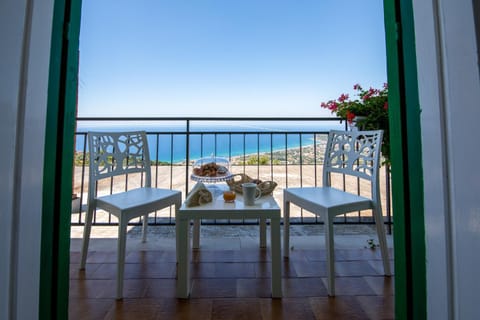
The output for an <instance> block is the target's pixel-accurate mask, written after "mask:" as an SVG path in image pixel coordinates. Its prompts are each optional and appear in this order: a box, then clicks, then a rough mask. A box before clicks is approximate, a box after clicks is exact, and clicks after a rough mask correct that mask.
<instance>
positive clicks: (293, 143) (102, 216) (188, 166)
mask: <svg viewBox="0 0 480 320" xmlns="http://www.w3.org/2000/svg"><path fill="white" fill-rule="evenodd" d="M77 125H78V127H80V129H78V130H77V132H76V136H75V137H76V139H75V141H76V142H75V163H74V181H73V192H74V195H76V196H77V198H76V199H74V200H73V201H72V221H71V223H72V224H73V225H81V224H83V223H84V220H85V209H86V202H87V191H88V190H87V188H88V165H87V162H86V161H85V159H87V158H88V157H87V156H86V155H87V153H88V146H87V143H86V140H87V139H86V135H87V131H88V130H90V129H92V128H94V129H95V130H97V131H101V130H138V129H143V130H145V131H146V132H147V136H148V142H149V147H150V158H151V160H152V186H155V187H159V188H170V189H176V190H180V191H182V194H183V198H184V199H185V195H186V194H187V193H188V191H189V190H191V185H192V182H191V179H190V175H191V172H192V165H193V163H194V161H195V160H197V159H199V158H203V157H209V156H221V157H224V158H227V159H228V160H229V161H230V171H231V172H232V173H234V174H235V173H243V174H247V175H248V176H250V177H252V178H255V179H260V180H265V181H266V180H270V181H272V180H273V181H275V182H276V183H277V184H278V186H277V187H276V189H275V190H274V192H273V196H274V197H275V198H276V200H277V202H278V204H279V205H280V206H282V205H283V194H282V190H283V189H284V188H286V187H298V186H319V185H321V182H322V179H321V175H322V165H323V156H324V152H325V149H324V148H325V144H326V139H327V134H328V131H329V130H330V129H333V128H335V129H347V124H346V122H345V121H343V122H342V121H341V119H339V118H288V119H286V118H230V117H229V118H207V117H202V118H183V117H178V118H171V117H169V118H161V117H157V118H150V117H149V118H138V117H137V118H85V117H84V118H78V119H77ZM89 125H90V126H91V127H90V128H89ZM260 127H262V128H260ZM265 127H268V128H267V129H265ZM272 128H273V129H272ZM316 128H319V129H316ZM382 169H383V170H381V175H380V178H381V181H380V183H381V186H382V192H381V194H382V207H383V212H384V217H385V224H386V225H387V227H388V231H390V232H391V226H392V223H393V222H392V213H391V203H390V202H391V200H390V175H389V168H385V167H384V168H382ZM139 181H141V178H139V179H137V178H135V177H129V178H128V179H125V180H114V179H110V181H108V182H107V183H104V184H102V185H98V186H97V188H98V189H97V190H98V192H99V194H110V193H112V192H113V190H114V189H115V187H117V188H118V186H119V185H121V186H122V189H124V190H128V189H129V188H132V187H134V186H138V184H139ZM333 184H334V185H336V187H339V188H343V189H344V190H347V191H350V192H356V193H358V194H362V195H366V196H369V193H370V188H369V187H368V186H363V185H362V182H361V181H360V180H358V179H355V180H350V179H348V178H347V177H345V176H343V177H337V178H334V179H333ZM290 214H291V217H292V218H291V219H292V223H323V222H322V221H320V220H319V219H318V217H317V216H315V215H313V214H311V213H309V212H306V211H304V210H301V209H300V208H295V206H292V209H291V213H290ZM149 217H150V218H149V219H150V221H149V223H151V224H173V223H175V219H174V218H175V217H174V210H172V208H170V209H164V210H160V211H157V212H155V213H152V214H151V215H150V216H149ZM335 222H336V223H343V224H373V223H374V220H373V216H372V214H371V212H369V211H362V212H356V213H351V214H346V215H343V216H340V217H338V218H337V219H336V221H335ZM134 223H137V222H134ZM207 223H233V224H237V223H243V224H248V223H256V221H244V220H242V221H208V222H207ZM94 224H97V225H109V224H117V221H116V219H112V217H111V215H109V214H107V213H105V212H101V211H100V210H99V212H96V213H95V216H94Z"/></svg>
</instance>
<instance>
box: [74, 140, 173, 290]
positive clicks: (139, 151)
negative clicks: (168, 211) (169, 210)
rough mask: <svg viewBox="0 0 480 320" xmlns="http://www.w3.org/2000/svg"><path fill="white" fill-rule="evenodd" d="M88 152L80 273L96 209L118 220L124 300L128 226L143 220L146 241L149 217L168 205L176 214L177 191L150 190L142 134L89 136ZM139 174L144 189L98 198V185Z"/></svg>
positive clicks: (119, 282) (119, 273)
mask: <svg viewBox="0 0 480 320" xmlns="http://www.w3.org/2000/svg"><path fill="white" fill-rule="evenodd" d="M88 145H89V152H90V157H89V159H90V165H89V169H90V170H89V184H88V207H87V214H86V217H85V228H84V232H83V244H82V257H81V263H80V269H85V263H86V260H87V252H88V243H89V239H90V230H91V227H92V218H93V212H94V210H95V208H97V209H103V210H105V211H108V212H109V213H111V214H113V215H114V216H116V217H117V218H118V248H117V250H118V252H117V291H116V297H117V299H121V298H122V296H123V273H124V264H125V244H126V235H127V224H128V222H129V221H130V220H131V219H133V218H137V217H141V216H142V217H143V226H142V233H143V234H142V241H143V242H145V241H146V236H147V225H148V214H149V213H150V212H153V211H155V210H160V209H163V208H166V207H169V206H171V205H175V213H177V212H178V209H179V208H180V205H181V202H182V194H181V192H180V191H175V190H170V189H158V188H152V187H151V170H150V156H149V151H148V142H147V137H146V134H145V132H143V131H135V132H89V133H88ZM129 174H141V175H142V179H143V181H144V183H143V187H140V188H137V189H131V190H128V191H124V192H119V193H114V194H111V195H105V196H100V197H97V182H98V181H99V180H102V179H106V178H111V177H114V176H121V175H127V177H128V175H129Z"/></svg>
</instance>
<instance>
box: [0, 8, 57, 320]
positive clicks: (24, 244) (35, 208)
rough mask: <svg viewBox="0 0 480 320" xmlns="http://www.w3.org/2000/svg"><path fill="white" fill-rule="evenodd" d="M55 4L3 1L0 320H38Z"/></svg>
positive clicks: (0, 16) (0, 33)
mask: <svg viewBox="0 0 480 320" xmlns="http://www.w3.org/2000/svg"><path fill="white" fill-rule="evenodd" d="M52 15H53V0H30V1H28V0H3V1H1V2H0V43H1V44H0V47H1V50H0V108H1V116H0V137H1V139H0V150H2V156H1V157H0V181H1V183H0V252H1V253H2V258H1V259H0V319H9V318H10V317H12V318H14V319H15V318H17V319H36V318H38V299H39V274H40V231H41V214H42V211H41V210H42V179H43V155H44V137H45V116H46V105H47V88H48V67H49V59H50V37H51V25H52Z"/></svg>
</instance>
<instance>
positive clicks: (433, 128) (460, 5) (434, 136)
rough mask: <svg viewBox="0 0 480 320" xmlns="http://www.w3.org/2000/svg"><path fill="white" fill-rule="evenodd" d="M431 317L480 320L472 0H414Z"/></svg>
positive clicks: (477, 96) (477, 91)
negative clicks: (479, 303) (479, 302)
mask: <svg viewBox="0 0 480 320" xmlns="http://www.w3.org/2000/svg"><path fill="white" fill-rule="evenodd" d="M413 3H414V11H415V32H416V35H415V36H416V48H417V65H418V80H419V90H420V104H421V110H422V113H421V121H422V122H421V125H422V149H423V151H422V153H423V170H424V189H425V192H424V196H425V220H426V243H427V257H426V258H427V297H428V298H427V300H428V308H427V312H428V318H429V319H480V307H479V305H478V301H479V300H478V288H480V278H479V277H478V274H477V273H478V269H479V267H480V254H479V253H480V194H479V192H478V191H479V190H480V171H479V170H478V169H477V167H478V165H477V161H478V159H480V149H479V148H478V145H479V142H478V141H479V140H478V138H479V134H478V131H477V130H476V128H477V124H478V121H479V119H480V106H479V103H480V81H479V77H478V76H479V70H478V61H477V53H476V50H477V48H476V39H475V33H474V31H475V30H474V22H473V13H472V12H473V9H472V2H471V0H433V1H413Z"/></svg>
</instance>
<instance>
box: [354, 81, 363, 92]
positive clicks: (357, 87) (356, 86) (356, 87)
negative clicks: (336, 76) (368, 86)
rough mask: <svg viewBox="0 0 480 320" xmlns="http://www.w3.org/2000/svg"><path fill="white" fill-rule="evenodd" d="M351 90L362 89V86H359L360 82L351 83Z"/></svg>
mask: <svg viewBox="0 0 480 320" xmlns="http://www.w3.org/2000/svg"><path fill="white" fill-rule="evenodd" d="M353 90H362V87H361V86H360V84H358V83H357V84H355V85H353Z"/></svg>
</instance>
